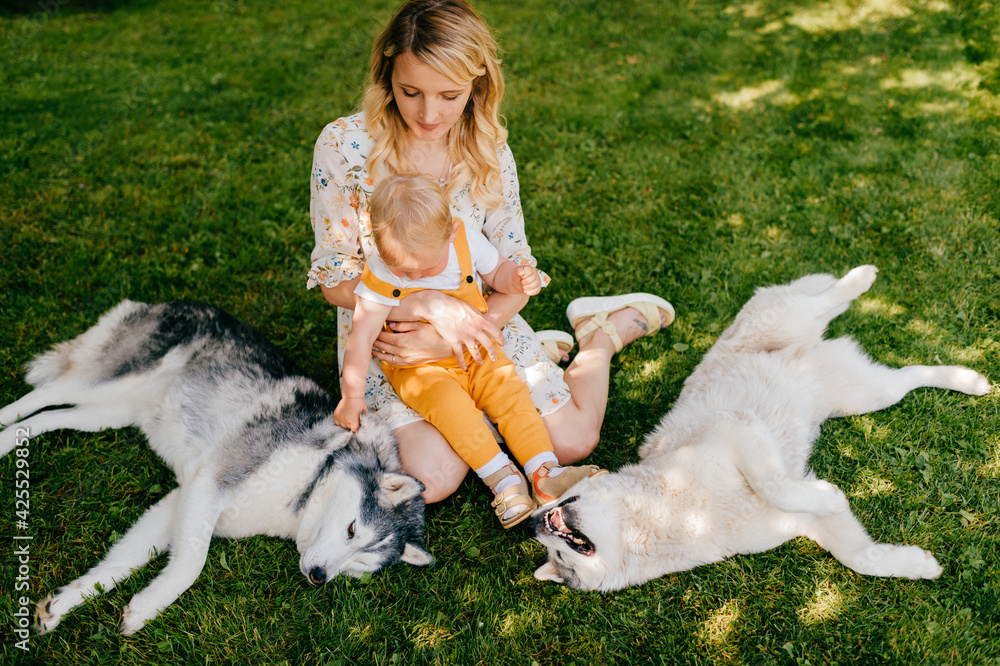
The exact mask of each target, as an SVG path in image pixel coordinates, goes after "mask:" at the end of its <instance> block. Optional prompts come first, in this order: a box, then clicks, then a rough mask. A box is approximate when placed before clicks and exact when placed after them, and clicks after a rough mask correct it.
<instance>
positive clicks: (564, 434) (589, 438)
mask: <svg viewBox="0 0 1000 666" xmlns="http://www.w3.org/2000/svg"><path fill="white" fill-rule="evenodd" d="M549 437H550V438H551V439H552V448H553V450H554V451H555V454H556V458H558V459H559V462H560V463H562V464H563V465H569V464H572V463H575V462H579V461H581V460H583V459H584V458H586V457H587V456H589V455H590V454H591V453H593V452H594V449H596V448H597V443H598V442H599V441H600V438H601V433H600V431H599V430H596V429H592V428H586V427H582V428H573V429H565V430H562V429H559V430H558V432H553V430H552V429H550V430H549Z"/></svg>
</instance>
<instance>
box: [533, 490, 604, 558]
mask: <svg viewBox="0 0 1000 666" xmlns="http://www.w3.org/2000/svg"><path fill="white" fill-rule="evenodd" d="M567 503H568V502H563V503H562V504H560V505H559V506H557V507H555V508H553V509H551V510H549V511H547V512H546V513H545V515H544V516H543V517H542V528H543V529H542V530H541V531H542V532H543V533H544V534H548V535H550V536H554V537H559V538H560V539H562V540H563V541H565V542H566V545H568V546H569V547H570V548H572V549H573V550H575V551H576V552H578V553H580V554H581V555H593V554H594V553H595V552H596V550H597V549H596V548H594V544H593V542H591V540H590V539H588V538H587V537H586V535H584V534H582V533H581V532H578V531H576V530H574V529H573V528H572V527H570V526H569V525H568V524H567V518H569V519H570V520H572V515H571V514H569V511H570V510H569V509H567V508H566V504H567Z"/></svg>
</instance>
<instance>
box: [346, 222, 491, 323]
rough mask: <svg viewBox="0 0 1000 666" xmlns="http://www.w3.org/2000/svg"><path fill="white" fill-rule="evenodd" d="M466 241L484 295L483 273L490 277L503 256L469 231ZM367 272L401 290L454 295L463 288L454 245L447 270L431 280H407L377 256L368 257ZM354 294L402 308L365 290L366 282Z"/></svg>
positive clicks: (482, 237) (389, 299) (392, 299)
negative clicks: (435, 291) (415, 289)
mask: <svg viewBox="0 0 1000 666" xmlns="http://www.w3.org/2000/svg"><path fill="white" fill-rule="evenodd" d="M465 235H466V238H467V239H468V241H469V258H470V260H471V263H472V274H473V275H474V276H475V277H476V285H477V286H478V287H479V293H482V291H483V280H482V277H480V276H481V275H482V274H483V273H489V272H490V271H492V270H493V269H495V268H496V267H497V264H498V263H499V262H500V252H498V251H497V249H496V248H495V247H494V246H493V244H492V243H490V242H489V241H488V240H486V236H484V235H482V234H481V233H477V232H474V231H473V232H469V231H468V230H467V231H466V234H465ZM368 270H370V271H371V272H372V274H373V275H374V276H375V277H377V278H378V279H379V280H381V281H382V282H385V283H387V284H391V285H392V286H394V287H399V288H400V289H411V288H413V287H419V288H421V289H437V290H441V291H451V290H455V289H458V288H459V286H461V284H462V277H463V276H462V269H461V267H460V266H459V265H458V254H457V253H456V252H455V244H454V243H452V244H451V245H449V246H448V265H447V267H446V268H445V269H444V270H443V271H441V272H440V273H438V274H437V275H433V276H431V277H425V278H420V279H419V280H411V279H410V278H407V277H402V276H399V275H395V274H394V273H393V272H392V271H390V270H389V268H388V267H387V266H386V265H385V262H383V261H382V257H380V256H379V255H378V253H377V252H374V253H372V254H370V255H369V256H368ZM354 293H355V294H357V295H358V296H360V297H361V298H363V299H365V300H367V301H373V302H375V303H381V304H382V305H391V306H393V307H395V306H397V305H399V299H397V298H391V297H389V296H383V295H382V294H379V293H376V292H374V291H372V290H371V289H369V288H368V287H367V286H365V283H364V282H358V286H357V287H355V288H354Z"/></svg>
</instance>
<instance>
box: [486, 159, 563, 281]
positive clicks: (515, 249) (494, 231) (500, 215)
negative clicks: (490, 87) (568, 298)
mask: <svg viewBox="0 0 1000 666" xmlns="http://www.w3.org/2000/svg"><path fill="white" fill-rule="evenodd" d="M497 157H498V158H499V159H500V178H501V181H502V185H503V198H504V202H503V204H502V205H501V206H499V207H498V208H492V209H490V210H489V211H487V212H486V217H485V220H484V221H483V234H485V235H486V237H487V238H488V239H489V240H490V242H491V243H493V245H494V246H495V247H496V248H497V249H498V250H499V251H500V254H502V255H503V256H505V257H507V258H508V259H510V260H511V261H513V262H514V263H516V264H519V265H527V266H533V267H537V266H538V262H537V260H536V259H535V257H534V256H532V254H531V247H530V246H529V245H528V237H527V235H526V234H525V231H524V211H522V210H521V187H520V184H519V183H518V181H517V166H516V165H515V164H514V156H513V154H511V152H510V147H509V146H508V145H507V144H504V145H502V146H501V147H500V148H499V149H498V150H497ZM539 276H540V277H541V279H542V286H543V287H545V286H547V285H548V284H549V281H550V278H549V276H548V275H546V274H545V273H544V272H542V271H539Z"/></svg>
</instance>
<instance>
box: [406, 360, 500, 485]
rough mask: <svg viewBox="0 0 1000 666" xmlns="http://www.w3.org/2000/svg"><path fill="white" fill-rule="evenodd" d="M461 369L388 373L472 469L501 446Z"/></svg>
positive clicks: (429, 368) (423, 368) (429, 367)
mask: <svg viewBox="0 0 1000 666" xmlns="http://www.w3.org/2000/svg"><path fill="white" fill-rule="evenodd" d="M463 375H464V373H462V372H461V371H460V370H456V371H452V369H451V368H442V367H438V366H433V365H424V366H418V367H413V368H398V369H396V370H395V371H391V372H390V373H389V381H390V382H391V383H392V386H393V388H394V389H396V394H397V395H398V396H399V398H400V399H401V400H402V401H403V402H405V403H406V404H407V405H409V406H410V407H412V408H413V409H415V410H416V411H417V412H418V413H419V414H420V415H421V416H423V417H424V418H425V419H427V421H428V423H430V424H431V425H433V426H434V427H435V428H437V429H438V431H439V432H440V433H441V434H442V435H444V438H445V439H446V440H448V444H449V445H450V446H451V448H452V449H454V450H455V453H457V454H458V455H459V456H460V457H461V458H462V460H464V461H465V462H466V464H468V465H469V467H471V468H472V469H479V468H481V467H482V466H483V465H485V464H486V463H488V462H490V461H491V460H492V459H493V458H494V457H496V455H497V454H498V453H501V451H500V446H499V445H498V444H497V442H496V440H495V439H494V438H493V434H492V433H491V432H490V429H489V428H488V427H487V425H486V424H485V423H484V422H483V415H482V413H481V412H480V411H479V409H478V408H477V407H476V405H475V402H473V399H472V398H471V397H470V396H469V393H468V388H467V386H466V385H465V383H464V380H463Z"/></svg>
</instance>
